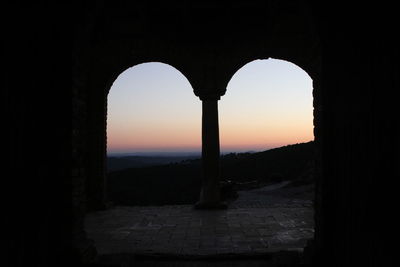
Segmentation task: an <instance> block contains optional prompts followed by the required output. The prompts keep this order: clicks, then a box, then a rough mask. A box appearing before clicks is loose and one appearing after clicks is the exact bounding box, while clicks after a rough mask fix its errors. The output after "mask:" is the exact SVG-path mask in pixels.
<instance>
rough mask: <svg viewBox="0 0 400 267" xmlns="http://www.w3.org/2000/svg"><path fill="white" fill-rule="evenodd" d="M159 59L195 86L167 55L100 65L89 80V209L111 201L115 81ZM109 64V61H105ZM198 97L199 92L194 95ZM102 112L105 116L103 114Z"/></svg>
mask: <svg viewBox="0 0 400 267" xmlns="http://www.w3.org/2000/svg"><path fill="white" fill-rule="evenodd" d="M150 62H158V63H162V64H166V65H168V66H171V67H173V68H174V69H175V70H177V71H178V72H179V73H180V74H181V75H183V77H185V79H186V80H187V81H188V82H189V84H190V86H191V87H192V88H193V85H192V82H191V79H190V78H189V77H191V76H189V77H188V75H187V74H186V73H187V71H186V70H185V68H183V67H182V66H180V65H179V63H177V62H175V61H174V60H168V59H167V58H165V57H157V56H145V57H142V58H132V59H129V58H128V59H127V60H126V59H124V60H121V61H120V62H119V64H115V65H112V64H99V65H97V66H96V67H95V68H94V69H93V72H92V73H91V75H90V77H93V78H92V79H90V80H89V88H90V89H89V93H90V95H91V104H92V105H91V107H89V113H88V116H89V123H90V124H89V125H90V127H89V129H90V131H91V132H90V133H89V135H90V136H92V137H94V138H89V139H88V143H89V144H88V145H89V146H90V152H89V156H88V161H89V164H90V165H89V166H90V168H89V170H88V176H87V179H86V201H87V208H88V210H98V209H104V208H105V207H106V206H107V203H108V197H107V188H106V183H107V182H106V181H107V178H106V175H107V167H106V166H107V164H106V160H107V96H108V93H109V91H110V89H111V87H112V84H113V83H114V81H115V80H116V79H117V78H118V76H119V75H120V74H121V73H122V72H124V71H125V70H126V69H128V68H130V67H134V66H137V65H140V64H143V63H150ZM105 63H106V62H105ZM193 96H195V95H193ZM99 114H101V116H99Z"/></svg>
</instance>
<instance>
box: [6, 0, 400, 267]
mask: <svg viewBox="0 0 400 267" xmlns="http://www.w3.org/2000/svg"><path fill="white" fill-rule="evenodd" d="M320 2H321V3H320ZM2 11H3V13H4V14H3V16H2V37H3V38H2V39H3V42H2V43H3V50H2V51H3V55H2V64H3V73H5V75H4V76H3V77H4V79H3V88H4V89H3V90H2V94H3V96H4V97H3V98H2V99H3V107H4V109H5V116H3V119H5V121H4V122H3V132H6V133H7V135H6V137H5V139H3V140H4V142H5V143H6V145H7V150H6V151H5V152H4V154H5V158H6V160H7V161H6V163H5V164H4V166H5V169H3V175H2V177H3V179H2V180H3V181H4V182H5V183H4V184H3V186H2V188H3V192H4V193H3V196H4V198H5V200H4V201H3V204H5V206H6V209H5V210H4V211H3V217H5V218H6V222H7V224H6V226H5V227H4V228H3V230H4V232H5V236H4V237H3V238H2V240H3V242H4V243H5V244H6V246H7V251H6V253H7V257H6V259H5V260H6V261H8V262H9V263H8V265H6V266H25V265H26V266H79V265H80V264H84V263H90V261H91V259H93V257H94V255H95V247H94V245H93V243H92V242H90V240H88V239H87V237H86V234H85V231H84V226H83V219H84V216H85V213H86V212H88V211H90V210H97V209H104V208H105V207H106V205H107V196H106V193H105V192H106V188H105V173H106V170H105V160H106V158H105V152H106V118H107V116H106V115H107V110H106V107H107V93H108V90H109V89H110V87H111V85H112V83H113V81H114V80H115V79H116V77H117V76H118V75H119V74H120V73H121V72H122V71H124V70H125V69H127V68H128V67H131V66H134V65H136V64H139V63H144V62H151V61H157V62H163V63H167V64H170V65H172V66H174V67H175V68H177V69H178V70H179V71H181V72H182V73H183V74H184V75H185V76H186V78H187V79H188V80H189V81H190V83H191V85H192V87H193V90H194V94H195V95H196V96H198V97H199V98H200V99H201V100H202V102H203V155H204V159H203V160H204V166H205V169H204V170H205V183H204V186H203V195H202V198H201V199H200V204H199V207H211V206H215V205H217V203H218V196H217V195H216V194H217V193H216V192H215V191H213V190H215V187H214V186H213V183H215V181H217V180H216V179H217V178H218V154H219V144H218V124H217V120H216V118H217V116H218V113H217V101H218V99H219V98H220V97H221V96H222V95H223V94H224V92H225V89H226V86H227V83H228V81H229V80H230V78H231V77H232V76H233V74H234V73H235V72H236V71H237V70H238V69H239V68H240V67H242V66H243V65H245V64H246V63H248V62H250V61H252V60H255V59H266V58H270V57H271V58H277V59H283V60H287V61H290V62H292V63H295V64H296V65H298V66H300V67H301V68H303V69H304V70H305V71H306V72H307V73H308V74H309V75H310V76H311V78H312V79H313V86H314V91H313V97H314V135H315V143H316V146H317V151H316V166H317V174H316V175H317V176H316V185H317V187H316V188H317V190H316V196H315V224H316V228H315V238H314V239H313V240H311V241H310V242H309V246H308V248H307V249H308V251H310V252H312V255H313V263H314V264H315V265H316V266H354V265H355V264H360V265H361V266H392V264H394V262H393V261H392V260H393V258H394V257H393V256H394V254H393V253H394V251H393V250H394V247H393V246H392V245H390V244H389V242H390V241H391V240H393V239H395V237H393V233H394V230H395V229H396V227H397V226H396V225H395V223H394V217H395V215H396V211H397V205H396V204H395V203H396V200H397V198H396V197H395V196H396V193H397V187H396V186H395V183H396V182H397V179H398V178H399V174H400V173H399V170H400V168H399V163H400V160H399V140H398V137H399V117H398V116H397V115H396V114H397V112H396V110H397V106H398V105H397V103H398V99H397V97H396V96H397V94H396V93H397V91H398V90H399V73H400V72H399V51H398V41H396V37H397V36H396V35H397V29H396V22H398V21H397V20H398V19H397V18H398V14H397V13H396V8H394V6H392V7H391V6H385V5H384V4H383V3H380V2H379V3H375V2H371V3H369V4H368V3H366V2H364V3H362V4H360V5H351V4H349V3H348V2H341V1H336V2H332V3H329V4H327V3H325V2H323V1H300V0H297V1H286V0H285V1H284V0H279V1H278V0H268V1H238V2H236V3H234V2H232V3H231V4H226V3H222V2H221V3H220V2H217V1H214V2H211V1H210V2H209V1H199V2H198V3H197V2H194V1H186V2H184V3H181V2H180V1H173V0H170V1H164V2H161V3H156V2H155V1H122V0H121V1H81V2H78V1H77V2H76V3H74V4H72V3H71V2H70V3H68V4H63V3H59V2H58V1H52V2H51V1H48V3H45V2H40V3H36V2H31V3H24V4H22V3H21V2H18V1H15V3H11V4H8V5H7V6H6V7H5V8H4V9H3V10H2ZM203 204H204V205H203Z"/></svg>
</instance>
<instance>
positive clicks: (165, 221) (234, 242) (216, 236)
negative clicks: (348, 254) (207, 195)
mask: <svg viewBox="0 0 400 267" xmlns="http://www.w3.org/2000/svg"><path fill="white" fill-rule="evenodd" d="M245 203H247V205H246V206H241V205H237V204H236V205H235V204H233V205H231V206H230V207H229V208H228V209H226V210H195V209H194V208H193V206H191V205H173V206H162V207H115V208H113V209H110V210H106V211H100V212H95V213H91V214H89V215H88V216H87V218H86V231H87V234H88V236H89V238H91V239H93V240H94V242H95V244H96V248H97V250H98V252H99V254H118V253H132V254H155V253H158V254H179V255H218V254H257V253H266V252H271V251H279V250H291V249H299V248H303V247H304V246H305V244H306V240H307V239H310V238H312V237H313V234H314V225H313V209H312V204H310V203H309V202H307V201H297V202H296V203H289V204H288V203H286V204H282V203H281V204H279V205H269V206H268V205H266V204H265V203H263V204H260V203H258V204H257V203H253V205H251V202H245Z"/></svg>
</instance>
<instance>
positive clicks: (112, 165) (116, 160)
mask: <svg viewBox="0 0 400 267" xmlns="http://www.w3.org/2000/svg"><path fill="white" fill-rule="evenodd" d="M199 157H200V156H186V155H185V156H123V157H118V156H111V157H107V170H108V172H113V171H118V170H123V169H128V168H142V167H149V166H157V165H165V164H169V163H175V162H181V161H183V160H190V159H197V158H199Z"/></svg>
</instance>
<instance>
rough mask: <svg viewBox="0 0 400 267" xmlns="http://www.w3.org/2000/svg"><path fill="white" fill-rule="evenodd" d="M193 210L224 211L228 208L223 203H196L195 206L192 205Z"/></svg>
mask: <svg viewBox="0 0 400 267" xmlns="http://www.w3.org/2000/svg"><path fill="white" fill-rule="evenodd" d="M194 208H195V209H196V210H224V209H227V208H228V205H227V204H226V203H225V202H217V203H210V202H208V203H206V202H197V203H196V204H194Z"/></svg>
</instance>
